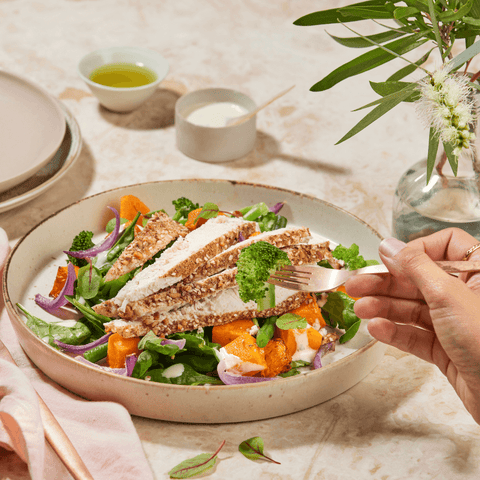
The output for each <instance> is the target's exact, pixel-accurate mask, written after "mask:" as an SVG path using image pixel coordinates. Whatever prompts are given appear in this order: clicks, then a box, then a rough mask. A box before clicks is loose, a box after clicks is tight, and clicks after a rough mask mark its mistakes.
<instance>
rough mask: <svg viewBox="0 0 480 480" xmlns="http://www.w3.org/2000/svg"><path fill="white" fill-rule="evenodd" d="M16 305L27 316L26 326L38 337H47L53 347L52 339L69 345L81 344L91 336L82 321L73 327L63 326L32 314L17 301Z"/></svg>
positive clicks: (54, 345)
mask: <svg viewBox="0 0 480 480" xmlns="http://www.w3.org/2000/svg"><path fill="white" fill-rule="evenodd" d="M17 307H18V308H19V309H20V310H21V311H22V313H23V314H24V315H25V317H27V327H28V328H29V329H30V330H32V331H33V332H34V333H35V335H37V336H38V337H39V338H41V339H43V340H45V339H48V343H49V344H50V345H52V346H53V347H56V344H55V342H54V340H59V341H60V342H63V343H68V344H69V345H82V344H83V343H84V342H85V341H86V340H88V339H89V338H90V336H91V332H90V329H89V328H88V327H87V326H86V325H85V324H83V323H82V322H77V323H75V325H74V326H73V327H65V326H63V325H58V324H57V323H51V322H45V320H41V319H40V318H38V317H35V316H33V315H32V314H30V313H29V312H27V311H26V310H25V308H24V307H23V306H22V305H20V304H19V303H17Z"/></svg>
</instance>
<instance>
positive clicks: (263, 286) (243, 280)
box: [235, 241, 292, 311]
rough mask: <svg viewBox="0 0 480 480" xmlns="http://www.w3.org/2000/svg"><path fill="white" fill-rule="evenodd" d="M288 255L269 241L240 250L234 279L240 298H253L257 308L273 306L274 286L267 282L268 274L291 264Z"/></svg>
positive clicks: (264, 308)
mask: <svg viewBox="0 0 480 480" xmlns="http://www.w3.org/2000/svg"><path fill="white" fill-rule="evenodd" d="M291 264H292V263H291V262H290V259H289V258H288V255H287V254H286V253H285V252H284V251H283V250H280V249H279V248H278V247H275V246H274V245H272V244H271V243H268V242H264V241H259V242H255V243H252V245H249V246H248V247H246V248H244V249H243V250H242V251H241V252H240V256H239V258H238V261H237V269H238V272H237V275H236V277H235V278H236V281H237V284H238V286H239V287H240V290H239V295H240V298H241V299H242V300H243V301H244V302H245V303H246V302H248V301H250V300H254V301H255V302H256V303H257V306H258V310H259V311H261V310H266V309H267V308H273V307H274V306H275V286H274V285H271V284H270V283H267V280H268V279H269V278H270V275H271V274H272V273H273V272H275V271H276V270H279V269H280V268H281V267H283V266H284V265H291Z"/></svg>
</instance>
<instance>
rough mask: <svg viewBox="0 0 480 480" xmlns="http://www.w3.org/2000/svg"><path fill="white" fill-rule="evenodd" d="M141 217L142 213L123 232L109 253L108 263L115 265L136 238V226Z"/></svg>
mask: <svg viewBox="0 0 480 480" xmlns="http://www.w3.org/2000/svg"><path fill="white" fill-rule="evenodd" d="M139 217H140V212H138V213H137V215H136V216H135V218H134V219H133V220H132V222H131V223H130V225H129V226H128V227H127V228H126V229H125V230H124V231H123V232H122V234H121V235H120V237H119V238H118V240H117V241H116V242H115V245H114V246H113V247H112V248H111V249H110V250H109V251H108V253H107V261H108V262H110V263H111V264H113V263H114V262H115V260H116V259H117V258H118V257H119V256H120V254H121V253H122V252H123V251H124V250H125V248H126V247H127V245H129V244H130V243H131V242H132V240H133V239H134V237H135V225H136V224H137V220H138V218H139Z"/></svg>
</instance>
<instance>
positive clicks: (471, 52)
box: [449, 40, 480, 70]
mask: <svg viewBox="0 0 480 480" xmlns="http://www.w3.org/2000/svg"><path fill="white" fill-rule="evenodd" d="M478 53H480V40H477V41H476V42H475V43H474V44H473V45H472V46H471V47H468V48H467V49H466V50H464V51H463V52H462V53H459V54H458V55H457V56H456V57H454V58H453V59H452V60H450V63H449V64H450V66H451V67H452V69H454V70H455V69H457V68H459V67H461V66H462V65H463V64H464V63H466V62H468V61H469V60H470V59H471V58H473V57H474V56H475V55H477V54H478Z"/></svg>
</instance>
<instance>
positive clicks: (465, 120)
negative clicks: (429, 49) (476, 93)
mask: <svg viewBox="0 0 480 480" xmlns="http://www.w3.org/2000/svg"><path fill="white" fill-rule="evenodd" d="M418 88H419V90H420V93H421V95H420V98H419V100H417V102H416V104H417V112H418V113H419V115H420V117H421V118H423V119H424V121H425V123H426V124H427V126H428V127H433V128H434V130H435V131H436V133H437V135H438V137H439V138H440V140H441V141H442V142H444V143H449V144H450V145H452V147H453V154H454V155H455V156H456V157H458V156H459V155H460V153H461V152H462V150H463V149H464V148H469V147H470V143H471V142H472V141H473V140H474V139H475V134H474V133H473V132H471V131H470V127H471V125H472V123H473V122H474V120H475V110H476V105H475V102H474V100H473V95H472V92H473V89H472V87H471V86H470V81H469V79H468V77H467V76H465V75H461V74H457V73H451V72H450V70H449V68H448V65H447V66H444V67H443V68H441V69H440V70H437V71H436V72H434V73H433V74H432V76H428V77H426V78H425V79H424V80H422V81H420V82H419V84H418Z"/></svg>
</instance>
